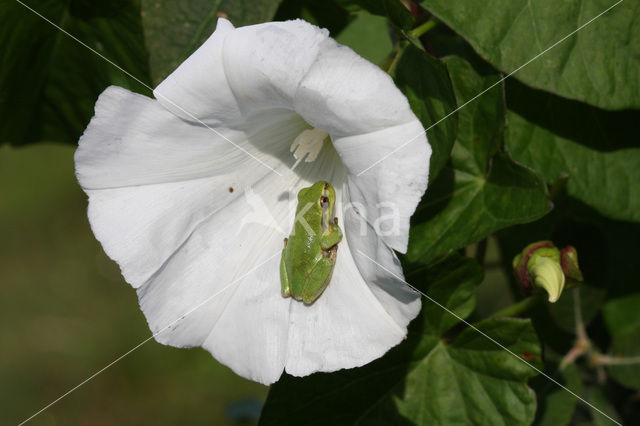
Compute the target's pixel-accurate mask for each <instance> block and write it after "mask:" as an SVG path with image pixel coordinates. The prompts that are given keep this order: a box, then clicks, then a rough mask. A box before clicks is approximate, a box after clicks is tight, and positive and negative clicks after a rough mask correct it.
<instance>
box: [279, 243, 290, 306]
mask: <svg viewBox="0 0 640 426" xmlns="http://www.w3.org/2000/svg"><path fill="white" fill-rule="evenodd" d="M288 241H289V239H288V238H285V239H284V248H283V249H282V257H281V258H280V284H281V285H282V295H283V296H284V297H289V296H291V286H290V285H289V273H288V272H287V264H286V261H285V257H286V253H287V242H288Z"/></svg>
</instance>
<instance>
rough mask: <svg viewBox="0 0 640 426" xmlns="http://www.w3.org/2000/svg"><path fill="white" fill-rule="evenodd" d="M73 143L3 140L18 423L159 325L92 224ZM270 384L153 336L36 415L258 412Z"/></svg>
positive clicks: (12, 414) (9, 349) (1, 419)
mask: <svg viewBox="0 0 640 426" xmlns="http://www.w3.org/2000/svg"><path fill="white" fill-rule="evenodd" d="M73 152H74V147H72V146H66V145H54V144H38V145H34V146H30V147H26V148H11V147H8V146H3V147H0V194H1V196H0V223H1V224H2V225H1V226H0V242H1V244H0V294H2V297H0V323H1V324H2V326H0V341H1V342H2V355H0V424H18V423H19V422H21V421H22V420H25V419H26V418H27V417H29V416H30V415H32V414H34V413H35V412H36V411H38V410H40V409H41V408H42V407H43V406H45V405H46V404H48V403H50V402H51V401H53V400H54V399H56V398H58V397H59V396H61V395H62V394H63V393H64V392H66V391H68V390H69V389H71V388H72V387H74V386H76V385H77V384H78V383H80V382H82V381H83V380H85V379H86V378H87V377H89V376H90V375H92V374H93V373H95V372H96V371H98V370H99V369H101V368H103V367H104V366H106V365H107V364H109V363H110V362H112V361H113V360H115V359H116V358H117V357H119V356H120V355H122V354H124V353H125V352H127V351H129V350H130V349H131V348H133V347H134V346H136V345H138V344H139V343H140V342H142V341H144V340H145V339H147V338H148V337H149V336H150V335H151V333H150V331H149V328H148V327H147V323H146V321H145V319H144V316H143V314H142V312H141V311H140V309H139V308H138V302H137V297H136V294H135V291H133V289H132V288H131V287H130V286H129V285H128V284H127V283H126V282H125V281H124V280H123V278H122V277H121V275H120V271H119V269H118V266H117V265H116V264H115V263H114V262H112V261H111V260H110V259H109V258H108V257H107V256H106V255H105V254H104V252H103V251H102V248H101V247H100V244H99V243H98V242H97V241H96V239H95V238H94V237H93V234H92V233H91V229H90V228H89V223H88V221H87V217H86V208H87V201H86V196H85V194H84V193H83V192H82V190H81V189H80V187H79V186H78V183H77V182H76V180H75V176H74V173H73ZM267 390H268V388H267V387H266V386H262V385H260V384H257V383H253V382H250V381H248V380H245V379H243V378H241V377H239V376H236V375H235V374H234V373H233V372H232V371H231V370H229V369H228V368H226V367H224V366H222V365H221V364H219V363H218V362H217V361H215V360H214V359H213V358H212V357H211V355H209V353H208V352H206V351H204V350H202V349H176V348H172V347H168V346H162V345H160V344H158V343H156V342H155V341H153V340H152V341H149V342H148V343H146V344H144V345H143V346H142V347H140V348H139V349H137V350H136V351H135V352H133V353H132V354H130V355H129V356H127V357H125V358H124V359H122V360H121V361H119V362H118V363H117V364H115V365H114V366H113V367H111V368H109V369H108V370H106V371H105V372H104V373H102V374H100V375H98V376H97V377H95V378H94V379H93V380H91V381H89V382H88V383H87V384H85V385H84V386H82V387H81V388H80V389H78V390H77V391H76V392H74V393H72V394H71V395H69V396H68V397H66V398H64V399H62V400H61V401H60V402H58V403H57V404H55V405H54V406H52V407H51V408H49V409H48V410H46V411H45V412H43V413H42V414H40V415H39V416H38V417H36V418H35V419H34V420H33V421H32V422H31V423H30V424H34V425H69V424H77V425H103V424H104V425H112V424H119V425H142V424H167V425H178V424H180V425H184V424H192V425H205V424H208V425H210V424H216V425H218V424H219V425H225V424H246V420H256V419H257V417H258V415H259V408H260V404H261V403H262V402H263V401H264V398H265V397H266V393H267Z"/></svg>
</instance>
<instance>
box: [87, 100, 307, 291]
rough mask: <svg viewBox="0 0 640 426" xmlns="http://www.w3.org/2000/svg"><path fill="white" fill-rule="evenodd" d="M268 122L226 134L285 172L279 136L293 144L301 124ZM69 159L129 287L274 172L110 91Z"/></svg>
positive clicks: (153, 107)
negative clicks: (204, 224) (74, 162)
mask: <svg viewBox="0 0 640 426" xmlns="http://www.w3.org/2000/svg"><path fill="white" fill-rule="evenodd" d="M287 117H288V118H287ZM266 121H267V122H269V123H270V124H264V123H260V122H259V120H257V121H255V123H254V124H252V125H248V127H250V128H251V129H250V131H246V132H238V131H236V132H233V133H228V134H232V135H233V136H234V137H236V138H237V139H238V140H242V141H243V142H241V143H242V144H243V146H245V147H247V149H251V148H253V149H252V150H253V152H254V155H256V156H258V157H260V158H261V159H262V160H263V161H265V162H271V163H272V165H273V166H274V167H285V166H284V164H283V163H282V161H281V160H279V159H278V157H286V158H287V159H289V157H290V153H289V150H288V146H286V145H284V146H283V144H282V140H287V139H289V140H293V138H294V137H295V136H296V135H297V134H298V133H299V132H300V131H301V130H302V129H303V128H304V126H305V124H304V122H302V120H300V119H299V117H297V116H294V115H292V114H290V113H289V115H288V116H282V119H280V120H276V121H275V122H273V123H271V122H270V121H269V120H266ZM75 160H76V173H77V176H78V180H79V181H80V184H81V185H82V187H83V188H84V189H85V191H86V192H87V194H88V195H89V220H90V222H91V227H92V229H93V231H94V233H95V235H96V238H97V239H98V240H99V241H100V242H101V243H102V245H103V247H104V250H105V252H106V253H107V254H108V255H109V257H111V258H112V259H114V260H116V261H117V262H118V264H119V265H120V267H121V269H122V273H123V275H124V277H125V279H126V280H127V282H129V283H130V284H132V285H133V286H134V287H138V286H140V285H142V284H143V283H144V282H145V281H146V280H148V279H149V278H150V277H151V276H152V275H153V274H154V273H155V272H156V271H157V270H158V269H159V268H160V267H161V266H162V265H163V264H164V262H165V261H166V260H167V259H168V258H169V257H170V256H171V255H172V254H173V252H174V251H175V250H176V249H177V248H178V247H180V246H181V244H183V243H184V241H185V240H186V239H187V237H188V236H189V235H190V234H191V233H192V232H193V231H194V230H195V229H196V227H197V226H198V225H199V224H200V223H201V222H202V221H204V220H205V219H206V218H208V217H209V216H210V215H212V214H214V213H215V212H217V211H219V210H220V209H222V208H223V207H224V206H226V205H228V204H229V203H230V202H232V201H233V200H234V199H236V198H238V197H239V196H241V194H242V191H241V190H242V189H243V188H245V187H247V186H250V185H252V184H253V183H254V182H256V181H259V180H261V179H263V177H264V176H266V175H271V174H273V172H272V171H271V170H269V169H268V168H266V167H264V166H262V165H260V164H259V163H257V162H255V160H253V159H251V158H249V157H248V155H247V154H246V153H245V152H242V151H240V150H239V149H237V148H236V147H235V146H234V145H232V144H231V143H229V142H228V141H226V140H223V139H222V138H220V137H217V135H216V134H215V133H213V132H212V131H211V130H209V129H207V128H205V127H202V126H195V125H191V124H189V123H187V122H185V121H183V120H181V119H179V118H178V117H176V116H174V115H173V114H171V113H170V112H168V111H167V110H165V109H164V108H163V107H161V106H160V105H158V103H157V102H156V101H154V100H152V99H149V98H146V97H144V96H141V95H136V94H133V93H131V92H129V91H127V90H125V89H120V88H116V87H111V88H109V89H107V90H106V91H105V92H104V93H103V94H102V95H101V96H100V99H99V100H98V103H97V104H96V115H95V117H94V118H93V119H92V121H91V123H90V124H89V126H88V128H87V130H86V131H85V133H84V135H83V136H82V138H81V140H80V146H79V148H78V150H77V151H76V157H75ZM274 176H275V175H274ZM230 188H231V191H233V192H230Z"/></svg>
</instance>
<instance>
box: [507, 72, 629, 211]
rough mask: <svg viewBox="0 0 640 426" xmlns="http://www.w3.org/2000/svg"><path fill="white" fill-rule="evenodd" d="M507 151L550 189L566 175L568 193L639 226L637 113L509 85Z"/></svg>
mask: <svg viewBox="0 0 640 426" xmlns="http://www.w3.org/2000/svg"><path fill="white" fill-rule="evenodd" d="M507 87H508V90H507V104H508V105H509V109H510V111H509V115H508V118H509V128H508V131H507V135H506V147H507V149H508V150H509V151H510V152H511V154H512V155H513V156H514V158H515V159H516V160H518V161H520V162H522V163H524V164H526V165H528V166H530V167H533V168H534V169H536V170H538V171H540V172H541V173H542V174H543V175H544V177H545V178H546V180H547V181H548V182H549V183H552V182H554V181H555V180H556V179H557V178H558V176H559V175H560V174H561V173H567V174H568V176H569V180H568V182H567V191H568V193H569V195H571V196H574V197H576V198H578V199H580V200H582V201H584V202H585V203H586V204H588V205H590V206H592V207H593V208H594V209H596V210H597V211H598V212H600V213H602V214H603V215H605V216H608V217H611V218H614V219H618V220H628V221H640V197H638V196H637V194H639V193H640V148H638V146H639V144H638V140H637V138H634V137H633V136H632V135H638V134H640V111H624V112H609V111H603V110H601V109H598V108H594V107H590V106H588V105H585V104H582V103H578V102H575V101H568V100H566V99H562V98H560V97H557V96H554V95H551V94H548V93H545V92H542V91H538V90H533V89H530V88H528V87H526V86H524V85H522V84H519V83H517V82H511V83H510V84H508V86H507Z"/></svg>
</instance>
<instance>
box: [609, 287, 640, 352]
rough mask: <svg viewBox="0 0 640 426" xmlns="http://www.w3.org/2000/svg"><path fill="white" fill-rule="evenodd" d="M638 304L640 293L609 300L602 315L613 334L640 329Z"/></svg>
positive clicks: (639, 304)
mask: <svg viewBox="0 0 640 426" xmlns="http://www.w3.org/2000/svg"><path fill="white" fill-rule="evenodd" d="M638 306H640V293H635V294H630V295H628V296H625V297H621V298H617V299H612V300H609V301H607V303H606V304H605V305H604V307H603V308H602V315H603V317H604V321H605V323H606V324H607V329H608V330H609V334H611V336H613V337H617V336H619V335H623V334H625V333H628V332H631V331H633V330H635V329H640V312H638ZM638 355H640V353H639V354H638Z"/></svg>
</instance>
